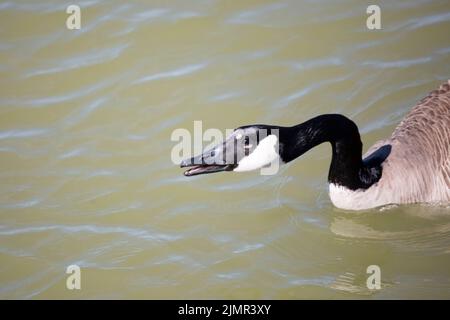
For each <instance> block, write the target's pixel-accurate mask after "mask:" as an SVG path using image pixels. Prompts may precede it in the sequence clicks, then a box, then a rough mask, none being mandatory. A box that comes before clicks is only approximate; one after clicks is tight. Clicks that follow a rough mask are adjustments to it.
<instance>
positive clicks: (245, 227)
mask: <svg viewBox="0 0 450 320" xmlns="http://www.w3.org/2000/svg"><path fill="white" fill-rule="evenodd" d="M69 4H72V3H65V2H64V1H56V0H55V1H50V0H43V1H39V2H37V1H6V2H1V3H0V74H1V76H0V181H1V182H0V261H1V263H0V269H1V273H0V298H4V299H5V298H8V299H9V298H35V299H42V298H89V299H90V298H138V299H143V298H176V299H178V298H225V299H228V298H251V299H259V298H265V299H271V298H274V299H279V298H280V299H281V298H283V299H299V298H327V299H328V298H333V299H335V298H447V299H448V298H450V212H449V208H448V207H447V208H446V207H433V206H419V205H412V206H391V207H388V208H383V209H375V210H369V211H365V212H346V211H343V210H338V209H335V208H334V207H333V206H332V204H331V202H330V200H329V198H328V194H327V185H326V177H327V171H328V166H329V163H330V157H331V152H330V147H329V145H321V146H319V147H317V148H315V149H314V150H312V151H311V152H309V153H308V154H306V155H304V156H303V157H302V159H299V160H297V161H295V162H293V163H292V164H290V165H288V166H286V167H284V168H283V169H282V170H281V171H280V172H279V173H278V174H277V175H275V176H270V177H267V176H261V175H259V174H258V172H255V173H246V174H230V173H223V174H216V175H209V176H200V177H194V178H190V179H187V178H185V177H183V175H182V170H181V169H180V168H178V167H177V166H176V165H175V164H173V163H172V162H171V159H170V153H171V150H172V147H173V146H174V145H175V143H174V142H172V141H170V135H171V133H172V132H173V130H174V129H176V128H187V129H189V130H192V129H193V122H194V121H195V120H202V121H203V128H204V129H207V128H219V129H221V130H223V132H225V129H227V128H234V127H238V126H240V125H245V124H252V123H267V124H278V125H293V124H297V123H300V122H303V121H305V120H307V119H309V118H311V117H313V116H316V115H318V114H322V113H343V114H345V115H347V116H348V117H350V118H352V119H353V120H354V121H355V122H356V123H357V124H358V125H359V127H360V130H361V134H362V139H363V142H364V148H365V150H367V148H368V147H369V146H370V145H371V144H372V143H374V142H375V141H377V140H379V139H382V138H385V137H388V136H389V135H390V133H391V132H392V130H393V129H394V128H395V126H396V125H397V123H398V122H399V121H401V119H402V118H403V116H404V115H405V114H406V113H407V112H408V110H409V109H410V108H411V107H412V106H413V105H414V104H415V103H416V102H417V101H418V100H419V99H420V98H422V97H423V96H424V95H426V94H427V93H428V92H429V91H430V90H433V89H435V88H436V87H437V86H438V85H439V84H440V83H441V82H443V81H445V80H446V79H448V78H449V76H450V41H449V34H450V3H449V2H448V0H442V1H438V0H436V1H423V0H414V1H411V0H408V1H395V3H393V2H392V1H381V2H379V4H380V6H381V9H382V30H376V31H369V30H368V29H367V28H366V25H365V21H366V17H367V15H366V13H365V12H366V8H367V6H368V5H369V4H372V3H370V2H368V1H356V0H355V1H339V2H336V1H297V0H290V1H289V0H283V1H190V0H188V1H186V0H179V1H128V2H127V3H125V2H123V1H95V0H84V1H78V2H77V4H78V5H80V7H81V10H82V27H81V30H77V31H71V30H67V29H66V27H65V20H66V18H67V14H66V13H65V9H66V7H67V5H69ZM70 264H77V265H79V266H80V267H81V270H82V289H81V290H74V291H70V290H67V289H66V278H67V274H66V273H65V270H66V267H67V266H68V265H70ZM373 264H375V265H378V266H380V268H381V272H382V289H381V290H375V291H373V290H369V289H368V288H367V286H366V279H367V277H368V275H367V274H366V268H367V267H368V266H369V265H373Z"/></svg>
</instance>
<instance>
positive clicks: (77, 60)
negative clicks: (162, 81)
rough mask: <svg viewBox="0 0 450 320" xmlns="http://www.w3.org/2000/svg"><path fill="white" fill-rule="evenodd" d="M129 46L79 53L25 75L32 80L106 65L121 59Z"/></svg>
mask: <svg viewBox="0 0 450 320" xmlns="http://www.w3.org/2000/svg"><path fill="white" fill-rule="evenodd" d="M128 47H129V44H120V45H118V46H116V47H111V48H103V49H101V50H98V49H96V50H92V51H90V52H85V53H79V54H77V55H76V56H73V57H69V58H66V59H58V60H56V62H57V63H56V64H55V65H53V66H48V67H44V68H42V67H41V68H39V67H37V68H35V70H32V71H30V72H28V73H26V74H25V75H24V77H25V78H31V77H36V76H41V75H49V74H50V75H52V74H55V73H60V72H66V71H70V70H74V69H79V68H83V67H88V66H93V65H96V64H104V63H107V62H110V61H112V60H114V59H117V58H118V57H120V56H121V55H122V54H123V52H124V51H125V49H127V48H128Z"/></svg>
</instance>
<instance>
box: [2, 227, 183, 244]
mask: <svg viewBox="0 0 450 320" xmlns="http://www.w3.org/2000/svg"><path fill="white" fill-rule="evenodd" d="M48 231H58V232H61V233H69V234H74V233H92V234H116V233H118V234H123V235H125V236H129V237H132V238H139V239H142V240H149V241H158V242H161V241H164V242H166V241H176V240H178V239H180V238H181V236H179V235H170V234H166V233H158V232H150V231H148V230H145V229H135V228H127V227H106V226H96V225H45V226H34V227H25V228H8V230H4V229H1V230H0V236H16V235H21V234H29V233H42V232H48Z"/></svg>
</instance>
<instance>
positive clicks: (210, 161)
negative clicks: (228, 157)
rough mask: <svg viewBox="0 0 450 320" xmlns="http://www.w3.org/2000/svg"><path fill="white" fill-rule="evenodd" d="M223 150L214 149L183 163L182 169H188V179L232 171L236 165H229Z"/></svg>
mask: <svg viewBox="0 0 450 320" xmlns="http://www.w3.org/2000/svg"><path fill="white" fill-rule="evenodd" d="M221 150H223V148H217V147H216V148H214V149H212V150H209V151H206V152H204V153H203V154H201V155H198V156H196V157H192V158H190V159H186V160H183V161H181V163H180V168H188V167H189V169H188V170H186V171H185V172H184V175H185V176H186V177H191V176H196V175H199V174H207V173H214V172H221V171H232V170H233V169H234V168H235V167H236V165H235V164H233V163H227V162H226V161H224V159H223V152H222V151H221Z"/></svg>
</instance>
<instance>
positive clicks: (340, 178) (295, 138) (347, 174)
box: [280, 114, 382, 190]
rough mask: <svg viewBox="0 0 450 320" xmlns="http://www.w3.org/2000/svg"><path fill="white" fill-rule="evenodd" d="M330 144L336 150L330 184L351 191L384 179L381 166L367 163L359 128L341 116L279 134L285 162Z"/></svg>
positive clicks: (323, 116) (303, 124)
mask: <svg viewBox="0 0 450 320" xmlns="http://www.w3.org/2000/svg"><path fill="white" fill-rule="evenodd" d="M323 142H330V143H331V146H332V149H333V156H332V159H331V165H330V171H329V174H328V181H329V182H330V183H334V184H338V185H341V186H344V187H347V188H349V189H351V190H356V189H361V188H362V189H367V188H368V187H370V186H371V185H372V184H374V183H375V182H377V181H378V180H379V179H380V178H381V169H382V168H381V164H380V163H373V162H372V163H370V164H368V163H364V162H363V160H362V158H361V157H362V143H361V138H360V135H359V131H358V127H357V126H356V124H355V123H354V122H353V121H351V120H350V119H348V118H346V117H345V116H343V115H339V114H325V115H321V116H318V117H316V118H313V119H311V120H308V121H306V122H304V123H302V124H299V125H296V126H293V127H290V128H285V129H283V130H280V155H281V158H282V159H283V161H284V162H289V161H292V160H294V159H295V158H297V157H299V156H301V155H302V154H304V153H305V152H307V151H308V150H310V149H311V148H313V147H315V146H317V145H319V144H321V143H323Z"/></svg>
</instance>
